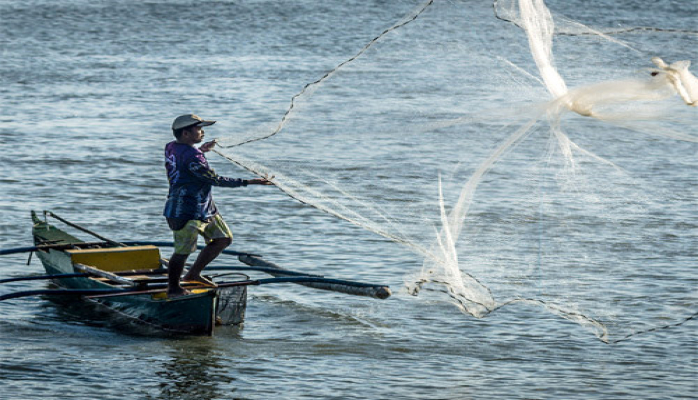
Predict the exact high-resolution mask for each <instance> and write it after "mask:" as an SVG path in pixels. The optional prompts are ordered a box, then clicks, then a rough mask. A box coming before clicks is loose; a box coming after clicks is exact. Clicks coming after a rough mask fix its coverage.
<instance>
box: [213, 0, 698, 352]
mask: <svg viewBox="0 0 698 400" xmlns="http://www.w3.org/2000/svg"><path fill="white" fill-rule="evenodd" d="M482 3H483V2H479V3H472V2H468V3H464V2H446V1H444V2H441V1H427V2H425V3H422V4H420V5H419V6H418V7H417V8H415V9H414V10H412V11H411V12H410V13H409V14H407V15H406V16H405V17H404V18H403V19H402V20H400V21H397V22H396V23H395V24H394V25H392V26H390V27H388V28H387V29H386V30H385V31H383V32H382V33H381V34H379V35H378V36H376V37H375V38H374V39H373V40H369V41H368V42H367V45H366V46H365V47H364V48H362V49H360V50H359V51H358V53H356V54H355V55H354V56H352V57H348V58H347V61H345V62H343V63H342V64H340V65H338V66H337V67H336V68H335V69H333V70H331V71H329V72H328V73H327V74H326V75H324V76H322V77H320V78H319V79H318V80H317V81H315V82H312V83H310V84H308V85H307V86H306V87H305V88H303V90H302V91H301V92H299V93H298V95H296V96H295V97H294V98H293V99H292V102H291V105H290V107H289V108H288V110H287V112H286V114H285V115H284V116H283V118H282V119H281V121H280V122H270V124H269V128H268V129H258V130H256V131H251V132H243V133H241V134H239V135H234V136H230V137H224V138H221V139H219V142H218V143H219V147H218V150H216V152H217V153H218V154H220V155H221V156H223V157H225V158H226V159H228V160H230V161H231V162H234V163H236V164H237V165H239V166H242V167H243V168H245V169H247V170H249V171H252V172H254V173H255V174H258V175H260V176H265V175H269V176H271V175H273V176H275V178H274V182H275V183H276V185H277V186H278V188H279V189H281V190H282V191H284V192H285V193H287V194H288V195H289V196H291V197H293V198H294V199H297V200H299V201H301V202H303V203H305V204H307V205H309V206H312V207H315V208H317V209H319V210H322V211H324V212H326V213H329V214H331V215H334V216H336V217H338V218H341V219H344V220H347V221H350V222H352V223H354V224H356V225H358V226H361V227H363V228H365V229H367V230H369V231H371V232H374V233H376V234H378V235H381V236H383V237H385V238H387V239H389V240H391V241H393V242H396V243H399V244H402V245H404V246H407V247H408V248H409V249H411V250H412V251H413V252H414V253H415V254H416V255H418V256H419V257H420V258H422V259H423V260H424V262H423V267H422V268H421V270H420V271H413V273H412V274H410V275H409V276H408V277H407V278H406V283H407V286H408V290H409V292H410V293H412V294H415V295H417V294H420V291H421V290H422V289H424V288H430V289H431V290H433V291H435V292H444V293H446V294H447V296H448V298H449V299H450V300H451V301H452V302H453V303H454V304H455V305H456V306H457V307H458V308H460V309H461V310H462V311H463V312H465V313H467V314H470V315H473V316H475V317H484V316H486V315H488V314H490V313H492V312H493V311H495V310H497V309H499V308H501V307H503V306H505V305H509V304H515V303H528V304H535V305H540V306H542V307H543V308H544V309H545V310H548V311H550V312H552V313H554V314H556V315H560V316H562V317H564V318H567V319H570V320H573V321H575V322H577V323H579V324H581V325H583V326H585V327H588V328H590V329H591V330H593V331H594V332H595V333H596V335H597V336H598V337H599V338H601V339H602V340H604V341H611V340H615V341H617V340H623V339H624V338H627V337H631V336H632V335H633V334H635V333H636V332H641V331H649V330H654V329H657V328H658V327H662V326H669V325H672V324H673V325H676V324H680V323H683V322H684V321H686V320H688V319H691V318H693V317H695V315H696V314H695V303H696V294H695V293H694V292H693V291H692V290H691V288H690V285H685V282H684V281H683V279H685V277H686V276H695V274H693V275H691V272H690V271H682V270H680V268H679V270H678V271H677V270H676V265H686V262H687V260H690V259H695V256H696V255H697V254H696V251H695V250H692V249H693V248H695V247H696V246H695V243H696V233H697V232H696V230H697V228H696V226H697V225H698V223H697V221H696V217H695V216H694V215H693V214H694V212H693V211H692V210H695V204H696V193H695V190H694V189H692V187H695V181H693V182H691V181H690V179H691V178H689V177H691V176H695V173H694V171H695V170H693V172H690V171H691V168H695V152H696V145H695V143H696V142H697V141H698V136H697V135H696V130H695V121H696V119H695V118H696V112H697V111H696V108H695V107H691V105H695V104H696V103H695V100H696V93H698V92H697V91H696V78H695V76H694V75H693V74H692V73H691V72H690V69H689V66H690V63H689V62H678V63H677V62H676V61H680V58H679V57H681V56H684V57H685V56H686V54H688V55H689V56H691V54H690V53H687V51H692V50H689V49H695V48H696V46H695V45H696V39H697V38H698V35H697V34H696V32H695V31H692V30H690V29H686V28H685V27H684V26H683V25H681V24H682V22H681V21H684V22H683V24H684V25H686V26H689V27H690V22H688V21H687V20H685V19H683V20H681V19H680V15H683V14H681V13H688V14H689V15H690V12H689V11H690V10H689V11H686V10H683V11H681V10H679V11H676V10H674V11H673V12H672V11H671V10H654V11H656V12H655V14H656V15H654V18H655V20H657V21H664V22H666V21H678V22H676V24H677V25H678V26H673V27H672V26H670V27H653V26H643V25H637V26H631V25H628V26H624V27H622V28H620V29H619V28H618V27H617V23H616V24H615V27H614V28H613V29H606V28H603V27H595V28H592V27H588V26H586V25H584V24H582V23H580V22H577V21H575V20H573V19H572V18H568V17H566V16H561V15H558V14H556V13H554V12H551V11H550V9H549V8H548V6H547V5H546V4H545V3H544V2H543V1H540V0H520V1H515V0H509V1H496V2H495V3H494V4H489V5H486V4H482ZM492 6H493V7H492ZM578 6H579V8H582V9H583V7H582V6H581V3H580V4H579V5H578ZM591 6H592V5H590V7H591ZM686 7H690V5H686ZM662 13H663V14H662ZM607 26H613V24H612V21H608V25H607ZM693 55H695V54H693ZM660 56H661V57H662V58H665V59H666V60H667V61H666V62H664V61H663V60H662V59H658V58H655V59H653V57H660ZM686 58H690V57H686ZM253 142H254V144H251V143H253ZM278 148H284V149H286V150H285V152H286V153H285V156H284V157H283V158H278V159H269V158H268V157H267V154H270V153H272V150H273V149H278ZM643 154H646V155H647V157H643ZM668 266H673V268H674V269H673V270H672V271H673V272H672V274H663V273H662V271H663V270H666V269H667V268H668ZM648 301H649V302H651V303H652V304H653V305H652V307H650V310H651V311H650V312H649V313H648V312H647V308H646V307H639V306H638V304H640V303H643V302H648ZM640 310H643V311H642V312H641V311H640ZM610 332H612V333H613V334H614V335H613V338H611V337H610V336H609V334H610Z"/></svg>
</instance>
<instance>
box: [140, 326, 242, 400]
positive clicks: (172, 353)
mask: <svg viewBox="0 0 698 400" xmlns="http://www.w3.org/2000/svg"><path fill="white" fill-rule="evenodd" d="M163 346H165V352H166V354H167V355H168V357H169V358H168V359H167V360H166V361H164V362H163V363H162V364H161V365H160V366H159V368H158V370H156V371H155V372H154V373H155V374H156V375H157V376H158V377H159V378H160V384H159V393H158V394H157V395H154V396H148V398H149V399H202V400H206V399H220V398H226V399H228V398H235V397H234V396H233V394H234V393H235V392H236V390H237V389H236V387H235V384H234V382H235V380H236V379H235V378H234V377H232V376H231V375H230V374H228V373H227V372H228V371H227V370H226V368H225V364H224V362H223V361H222V360H221V358H220V357H219V355H218V353H217V351H216V350H215V348H214V347H215V342H214V341H213V339H210V338H202V339H193V340H175V341H167V342H163Z"/></svg>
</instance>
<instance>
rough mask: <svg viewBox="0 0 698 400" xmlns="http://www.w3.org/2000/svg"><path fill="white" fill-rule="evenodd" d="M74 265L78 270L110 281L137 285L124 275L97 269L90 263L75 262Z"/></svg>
mask: <svg viewBox="0 0 698 400" xmlns="http://www.w3.org/2000/svg"><path fill="white" fill-rule="evenodd" d="M73 266H74V267H75V269H77V270H78V271H81V272H86V273H88V274H92V275H94V276H99V277H102V278H107V279H109V280H110V281H113V282H116V283H121V284H123V285H128V286H136V285H137V282H134V281H132V280H131V279H129V278H124V277H123V276H119V275H116V274H112V273H111V272H107V271H102V270H101V269H97V268H94V267H91V266H89V265H85V264H80V263H75V264H73Z"/></svg>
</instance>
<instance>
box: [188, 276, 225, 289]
mask: <svg viewBox="0 0 698 400" xmlns="http://www.w3.org/2000/svg"><path fill="white" fill-rule="evenodd" d="M182 281H185V282H196V283H201V284H203V285H206V286H211V287H218V285H216V284H215V283H213V282H212V281H211V280H209V279H206V278H204V277H203V276H201V275H199V276H188V275H186V276H184V278H182Z"/></svg>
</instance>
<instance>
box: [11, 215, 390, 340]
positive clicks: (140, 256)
mask: <svg viewBox="0 0 698 400" xmlns="http://www.w3.org/2000/svg"><path fill="white" fill-rule="evenodd" d="M31 215H32V221H33V228H32V235H33V237H34V246H33V247H30V248H19V249H9V250H0V254H13V253H19V252H22V251H31V252H33V253H36V255H37V257H38V258H39V259H40V260H41V263H42V264H43V266H44V269H45V270H46V274H47V275H43V276H34V277H32V276H29V277H23V278H11V279H5V280H0V283H3V282H9V281H18V280H37V279H51V280H52V281H53V282H54V283H56V284H57V285H58V286H60V287H61V289H57V290H56V289H53V290H50V289H48V290H33V291H25V292H17V293H10V294H4V295H0V301H2V300H7V299H13V298H19V297H28V296H33V295H68V296H71V298H76V299H77V301H88V302H93V303H98V304H101V305H103V306H105V307H106V308H107V309H108V310H110V311H112V312H114V313H118V314H119V315H120V316H121V317H127V318H128V319H131V320H134V321H137V322H138V323H142V324H146V325H149V326H151V327H155V328H157V329H159V330H163V331H167V332H174V333H181V334H192V335H209V336H210V335H213V331H214V329H215V327H216V325H221V324H222V325H235V324H240V323H242V322H243V321H244V318H245V310H246V305H247V286H249V285H260V284H267V283H288V282H291V283H297V284H302V285H305V286H309V287H313V288H318V289H324V290H332V291H338V292H343V293H348V294H355V295H361V296H369V297H374V298H380V299H384V298H387V297H389V296H390V294H391V293H390V289H389V288H388V287H387V286H385V285H374V284H366V283H359V282H353V281H346V280H337V279H327V278H324V277H322V276H319V275H313V274H304V273H299V272H294V271H290V270H286V269H283V268H281V267H279V266H277V265H275V264H273V263H270V262H268V261H265V260H262V259H261V258H260V256H256V255H253V254H247V253H239V252H235V251H228V250H226V251H225V252H226V253H228V254H233V255H237V256H238V258H239V260H240V261H242V262H243V263H244V264H246V265H247V266H240V267H218V268H215V267H209V268H207V270H209V269H210V270H219V269H226V270H239V271H242V270H256V271H262V272H266V273H269V274H271V275H273V276H274V278H268V279H255V280H250V279H249V277H247V276H246V275H244V274H236V275H238V276H242V277H243V278H244V279H242V280H237V281H228V282H217V281H215V280H214V282H215V283H216V287H207V286H202V285H201V284H199V283H194V282H190V283H186V282H185V283H184V284H185V287H186V288H187V289H189V290H190V292H191V294H189V295H186V296H180V297H175V298H168V297H167V293H166V288H167V268H166V266H167V260H165V259H163V258H161V256H160V250H159V247H158V246H167V245H171V243H167V242H147V241H140V242H125V243H120V242H115V241H112V240H109V239H106V238H104V237H102V236H99V235H97V234H95V233H93V232H91V231H89V230H87V229H85V228H82V227H80V226H78V225H75V224H72V223H70V222H68V221H66V220H63V219H62V218H60V217H58V216H57V215H55V214H53V213H52V212H50V211H44V219H43V220H42V219H40V218H39V217H38V216H37V214H36V213H35V212H34V211H32V213H31ZM47 216H52V217H54V218H56V219H58V220H60V221H62V222H64V223H66V224H68V225H70V226H73V227H75V228H77V229H79V230H82V231H85V232H87V233H89V234H91V235H93V236H96V237H98V238H100V239H102V241H99V242H87V241H84V240H81V239H79V238H77V237H75V236H72V235H71V234H69V233H67V232H65V231H63V230H61V229H59V228H57V227H56V226H54V225H51V224H49V223H48V221H47V218H46V217H47ZM225 275H227V276H230V274H225ZM234 275H235V274H234ZM209 278H212V279H216V277H210V276H209Z"/></svg>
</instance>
